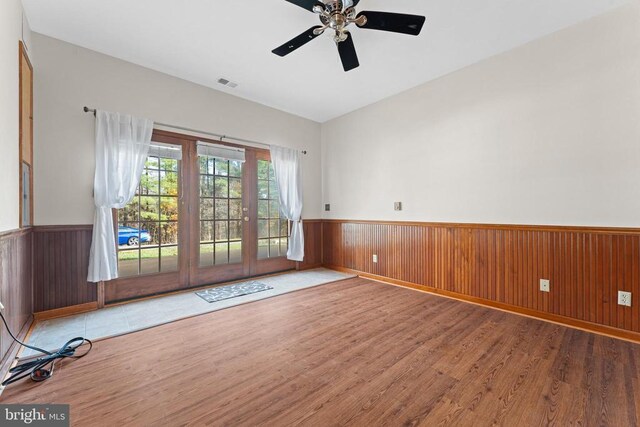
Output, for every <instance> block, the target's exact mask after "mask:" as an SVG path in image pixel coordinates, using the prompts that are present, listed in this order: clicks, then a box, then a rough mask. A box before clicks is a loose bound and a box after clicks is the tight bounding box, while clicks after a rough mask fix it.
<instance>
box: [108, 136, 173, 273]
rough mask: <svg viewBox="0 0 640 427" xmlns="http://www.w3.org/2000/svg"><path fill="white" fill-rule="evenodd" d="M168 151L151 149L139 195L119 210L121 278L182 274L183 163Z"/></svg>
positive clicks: (138, 190)
mask: <svg viewBox="0 0 640 427" xmlns="http://www.w3.org/2000/svg"><path fill="white" fill-rule="evenodd" d="M167 150H171V149H167V148H166V147H162V148H161V147H156V149H155V150H151V154H150V155H149V157H148V158H147V161H146V163H145V167H144V170H143V172H142V176H141V179H140V185H139V186H138V189H137V191H136V195H135V196H134V198H133V199H132V200H131V202H129V204H128V205H127V206H126V207H125V208H124V209H120V210H118V237H117V238H118V270H119V275H120V277H131V276H136V275H142V274H152V273H164V272H172V271H178V208H179V188H180V187H179V182H178V181H179V179H180V177H179V172H180V169H179V168H180V161H179V160H178V158H179V156H176V157H178V158H169V157H164V156H163V155H161V154H160V153H167V152H168V151H167ZM173 150H174V151H176V149H173Z"/></svg>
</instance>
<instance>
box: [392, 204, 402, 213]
mask: <svg viewBox="0 0 640 427" xmlns="http://www.w3.org/2000/svg"><path fill="white" fill-rule="evenodd" d="M393 209H395V210H396V211H401V210H402V202H395V203H394V204H393Z"/></svg>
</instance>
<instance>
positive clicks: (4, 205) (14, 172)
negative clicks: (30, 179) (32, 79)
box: [0, 0, 29, 232]
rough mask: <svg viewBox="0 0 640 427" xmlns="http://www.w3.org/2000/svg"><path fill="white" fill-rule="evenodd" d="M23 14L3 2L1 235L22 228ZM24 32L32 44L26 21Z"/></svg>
mask: <svg viewBox="0 0 640 427" xmlns="http://www.w3.org/2000/svg"><path fill="white" fill-rule="evenodd" d="M22 15H23V14H22V4H21V3H20V0H2V1H0V232H3V231H7V230H13V229H16V228H18V227H19V225H20V224H19V216H20V213H19V210H20V207H19V204H18V200H19V197H20V196H19V192H20V188H19V187H20V181H19V175H20V172H19V144H20V142H19V138H20V128H19V118H20V113H19V75H18V72H19V71H18V41H19V40H21V38H22V33H23V31H22V30H23V16H22ZM24 33H25V40H26V41H27V42H28V40H29V28H28V25H27V24H26V20H25V31H24Z"/></svg>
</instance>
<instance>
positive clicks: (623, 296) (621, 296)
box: [618, 291, 631, 307]
mask: <svg viewBox="0 0 640 427" xmlns="http://www.w3.org/2000/svg"><path fill="white" fill-rule="evenodd" d="M618 305H624V306H625V307H631V292H624V291H618Z"/></svg>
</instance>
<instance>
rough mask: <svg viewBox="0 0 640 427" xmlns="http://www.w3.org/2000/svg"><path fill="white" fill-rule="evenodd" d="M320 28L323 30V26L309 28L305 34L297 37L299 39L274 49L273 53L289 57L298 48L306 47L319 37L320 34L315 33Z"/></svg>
mask: <svg viewBox="0 0 640 427" xmlns="http://www.w3.org/2000/svg"><path fill="white" fill-rule="evenodd" d="M318 28H322V26H321V25H316V26H315V27H311V28H309V29H308V30H307V31H305V32H304V33H302V34H300V35H299V36H297V37H295V38H293V39H291V40H289V41H288V42H286V43H285V44H283V45H282V46H280V47H277V48H275V49H273V50H272V51H271V52H273V53H275V54H276V55H278V56H287V55H288V54H290V53H291V52H293V51H294V50H296V49H297V48H299V47H302V46H304V45H305V44H307V43H309V42H310V41H311V40H313V39H315V38H316V37H318V36H319V35H320V34H316V33H315V32H314V31H315V30H316V29H318Z"/></svg>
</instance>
